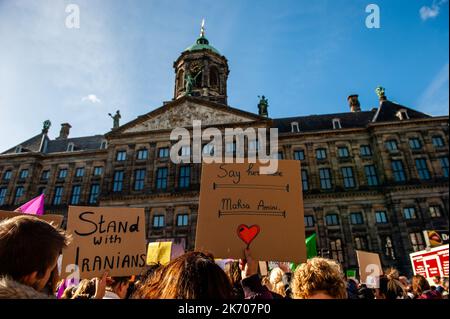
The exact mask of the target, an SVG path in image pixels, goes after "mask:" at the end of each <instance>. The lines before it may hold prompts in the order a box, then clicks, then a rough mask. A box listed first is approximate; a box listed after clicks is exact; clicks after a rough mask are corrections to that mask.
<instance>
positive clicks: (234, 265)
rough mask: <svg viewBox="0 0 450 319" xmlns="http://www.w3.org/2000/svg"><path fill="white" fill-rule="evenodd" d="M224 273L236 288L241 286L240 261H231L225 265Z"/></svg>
mask: <svg viewBox="0 0 450 319" xmlns="http://www.w3.org/2000/svg"><path fill="white" fill-rule="evenodd" d="M223 271H224V272H225V273H226V274H227V276H228V278H229V279H230V281H231V285H233V286H235V285H238V284H240V282H241V280H242V276H241V269H240V268H239V262H238V261H230V262H227V263H226V264H225V267H224V268H223Z"/></svg>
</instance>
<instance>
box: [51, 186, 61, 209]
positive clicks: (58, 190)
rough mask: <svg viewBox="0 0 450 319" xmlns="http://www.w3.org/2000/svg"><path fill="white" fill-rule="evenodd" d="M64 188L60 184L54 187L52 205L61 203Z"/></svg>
mask: <svg viewBox="0 0 450 319" xmlns="http://www.w3.org/2000/svg"><path fill="white" fill-rule="evenodd" d="M63 191H64V188H63V187H62V186H56V187H55V195H54V196H53V205H61V200H62V195H63Z"/></svg>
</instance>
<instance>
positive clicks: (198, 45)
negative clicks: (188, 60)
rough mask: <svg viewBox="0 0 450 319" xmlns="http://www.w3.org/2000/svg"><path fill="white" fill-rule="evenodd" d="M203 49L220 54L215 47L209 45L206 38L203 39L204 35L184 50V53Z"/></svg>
mask: <svg viewBox="0 0 450 319" xmlns="http://www.w3.org/2000/svg"><path fill="white" fill-rule="evenodd" d="M203 49H207V50H211V51H213V52H214V53H217V54H220V52H219V51H218V50H217V49H216V48H215V47H213V46H211V45H209V41H208V39H207V38H205V36H204V35H201V36H200V37H199V38H198V39H197V41H195V43H194V44H193V45H191V46H190V47H188V48H186V50H184V51H199V50H203Z"/></svg>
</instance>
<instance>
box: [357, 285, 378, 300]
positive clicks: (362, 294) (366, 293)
mask: <svg viewBox="0 0 450 319" xmlns="http://www.w3.org/2000/svg"><path fill="white" fill-rule="evenodd" d="M358 298H359V299H368V300H371V299H375V294H374V293H373V289H370V288H368V287H367V286H366V285H365V284H360V285H359V288H358Z"/></svg>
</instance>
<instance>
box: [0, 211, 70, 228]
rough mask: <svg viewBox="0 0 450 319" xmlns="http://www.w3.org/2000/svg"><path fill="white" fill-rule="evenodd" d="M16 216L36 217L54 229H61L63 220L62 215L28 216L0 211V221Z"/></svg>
mask: <svg viewBox="0 0 450 319" xmlns="http://www.w3.org/2000/svg"><path fill="white" fill-rule="evenodd" d="M16 216H32V217H36V218H39V219H42V220H45V221H46V222H48V223H52V224H53V225H54V226H56V227H61V225H62V222H63V220H64V216H63V215H56V214H45V215H30V214H22V213H18V212H10V211H6V210H0V221H2V220H3V219H7V218H12V217H16Z"/></svg>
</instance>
